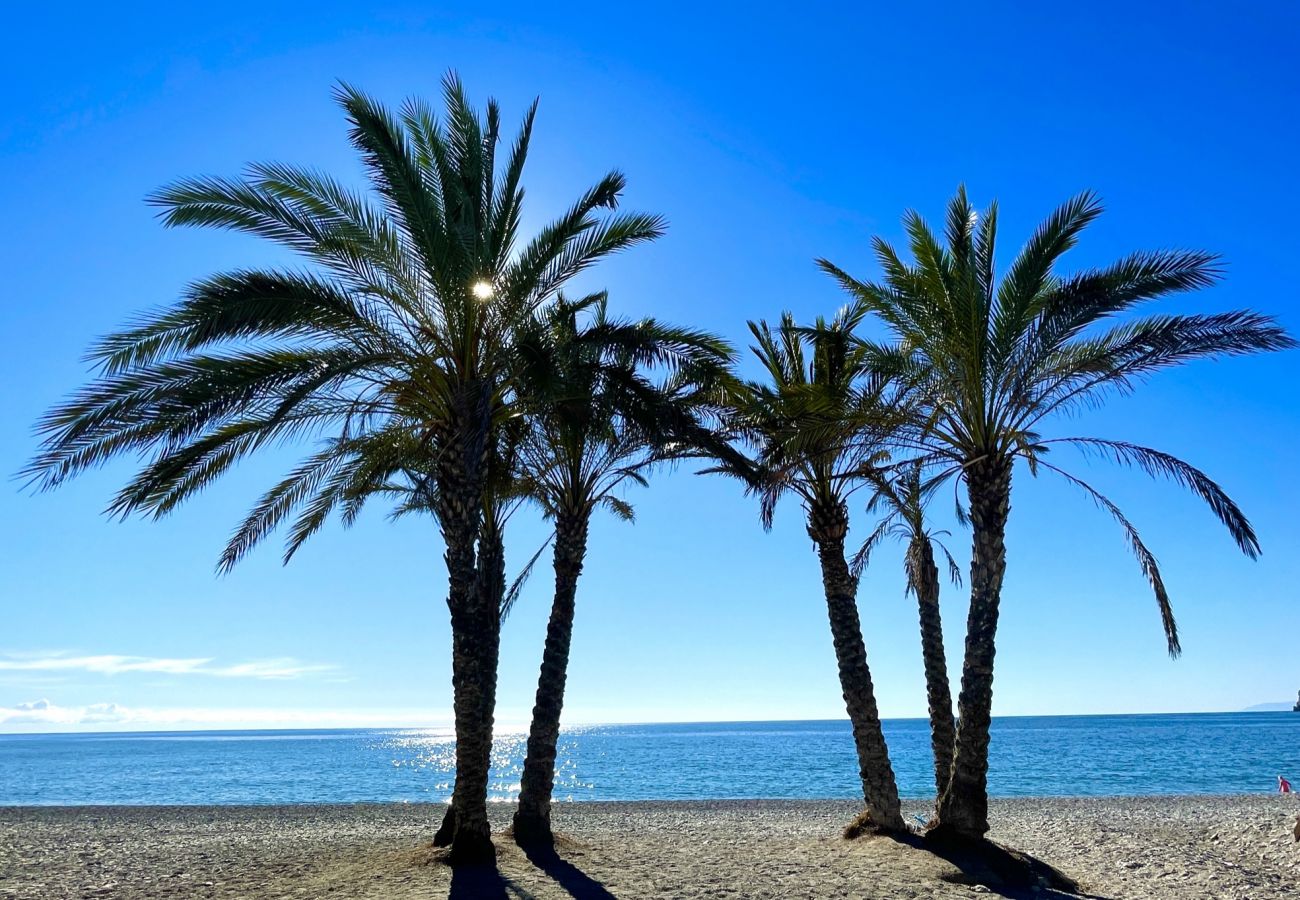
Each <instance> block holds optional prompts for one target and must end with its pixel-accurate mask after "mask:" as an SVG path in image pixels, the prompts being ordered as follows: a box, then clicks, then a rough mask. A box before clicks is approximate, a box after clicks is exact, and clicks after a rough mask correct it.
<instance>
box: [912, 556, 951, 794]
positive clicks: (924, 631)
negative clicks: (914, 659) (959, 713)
mask: <svg viewBox="0 0 1300 900" xmlns="http://www.w3.org/2000/svg"><path fill="white" fill-rule="evenodd" d="M907 553H908V556H909V569H910V571H911V578H912V590H913V591H914V592H915V594H916V604H917V607H918V610H919V612H920V619H921V659H922V660H923V661H924V663H925V693H926V699H927V700H928V701H929V706H930V748H931V749H932V750H933V752H934V785H935V797H940V796H942V795H943V792H944V791H945V790H946V789H947V787H948V780H949V778H950V775H951V771H952V756H953V751H954V748H955V746H956V742H957V723H956V722H955V721H953V717H952V688H951V687H950V686H949V684H948V663H947V660H946V659H945V658H944V650H943V621H942V618H941V616H940V614H939V567H938V566H936V565H935V563H934V548H933V547H931V546H930V539H929V537H928V536H925V535H918V536H916V537H914V538H913V539H912V542H911V544H910V545H909V546H908V550H907Z"/></svg>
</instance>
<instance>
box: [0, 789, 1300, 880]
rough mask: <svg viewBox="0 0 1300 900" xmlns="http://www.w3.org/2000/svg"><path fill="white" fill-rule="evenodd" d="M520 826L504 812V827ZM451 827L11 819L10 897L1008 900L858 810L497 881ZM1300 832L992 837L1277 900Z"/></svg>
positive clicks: (732, 822)
mask: <svg viewBox="0 0 1300 900" xmlns="http://www.w3.org/2000/svg"><path fill="white" fill-rule="evenodd" d="M512 809H513V807H512V806H511V805H510V804H505V803H496V804H492V814H493V818H494V822H495V825H496V827H497V829H498V830H500V829H504V828H505V827H506V825H507V824H508V821H509V817H510V813H511V811H512ZM441 812H442V807H440V806H437V805H425V804H361V805H335V804H331V805H291V806H172V807H159V806H152V807H151V806H142V807H126V806H112V807H103V806H101V807H0V898H6V900H8V898H23V900H47V898H130V897H187V898H188V897H194V898H209V897H211V898H236V897H255V898H263V897H265V898H298V897H332V898H376V900H377V898H399V900H400V898H416V897H419V898H430V897H445V896H451V897H511V898H532V897H535V898H552V897H556V898H559V897H596V898H608V897H611V896H612V897H676V898H689V897H768V898H785V897H818V898H820V897H845V898H854V897H856V898H913V897H915V898H922V897H925V898H929V897H935V898H950V897H951V898H957V897H975V896H990V894H989V892H988V891H987V889H985V888H982V887H980V886H975V885H970V884H963V883H961V880H962V878H963V876H962V874H961V873H960V872H959V871H958V870H957V869H955V868H954V867H953V866H952V865H950V864H948V863H946V862H944V861H942V860H940V859H937V858H935V857H933V856H931V855H930V854H928V853H926V852H924V851H921V850H918V849H916V848H914V847H909V846H906V845H902V844H899V843H897V842H895V841H892V840H888V839H884V838H865V839H859V840H856V841H847V840H844V839H843V838H841V837H839V836H838V835H839V830H840V828H841V827H842V826H843V825H844V824H845V823H846V822H847V821H848V820H849V819H850V818H851V817H852V816H853V815H854V814H855V813H856V812H857V808H856V806H855V805H854V804H853V803H852V802H846V801H772V800H763V801H687V802H613V803H609V802H584V803H565V804H558V805H557V806H556V808H555V812H554V822H555V825H556V828H557V830H558V831H559V832H560V833H561V834H562V836H563V838H562V841H561V845H560V847H559V852H558V854H557V855H556V856H555V857H554V858H546V857H543V856H539V855H537V854H533V857H532V858H530V857H529V856H528V855H526V854H524V852H523V851H521V850H519V849H518V848H517V847H515V846H514V845H513V844H512V843H511V842H510V841H509V839H508V838H507V837H505V836H504V835H500V834H498V837H497V845H498V871H497V872H491V871H479V872H472V871H471V872H466V871H456V872H453V871H452V870H451V869H450V868H448V867H447V866H446V865H444V864H443V863H442V862H441V851H435V850H433V849H432V848H431V847H430V846H429V839H430V837H431V836H432V832H433V828H434V823H435V822H436V821H438V820H439V819H440V817H441ZM906 812H907V814H908V816H909V818H910V817H911V816H912V815H925V814H926V813H927V812H928V806H927V805H926V804H923V803H918V802H911V803H907V804H906ZM1297 815H1300V802H1297V800H1296V798H1294V797H1287V796H1268V795H1259V796H1235V797H1207V796H1198V797H1158V798H1050V799H1001V800H994V801H992V804H991V821H992V824H993V832H992V834H991V837H993V838H994V839H996V840H998V841H1001V842H1003V843H1005V844H1007V845H1009V846H1012V847H1015V848H1017V849H1020V850H1023V851H1025V852H1028V853H1031V854H1033V855H1035V856H1038V857H1040V858H1041V859H1043V860H1045V861H1047V862H1050V863H1051V864H1053V865H1055V866H1056V867H1057V868H1058V869H1060V870H1061V871H1063V872H1064V873H1065V874H1067V875H1069V876H1071V877H1073V878H1074V879H1076V880H1077V881H1078V882H1079V883H1080V886H1081V887H1082V889H1083V890H1084V891H1085V893H1086V894H1087V895H1089V896H1093V897H1106V898H1165V897H1168V898H1175V897H1177V898H1216V900H1235V898H1239V900H1248V898H1249V900H1269V898H1282V897H1290V896H1294V892H1295V890H1296V886H1297V884H1300V844H1297V843H1296V842H1295V838H1294V836H1293V829H1294V827H1295V819H1296V816H1297ZM1032 894H1033V895H1034V896H1042V897H1046V896H1056V895H1055V894H1053V893H1052V892H1050V891H1034V892H1032Z"/></svg>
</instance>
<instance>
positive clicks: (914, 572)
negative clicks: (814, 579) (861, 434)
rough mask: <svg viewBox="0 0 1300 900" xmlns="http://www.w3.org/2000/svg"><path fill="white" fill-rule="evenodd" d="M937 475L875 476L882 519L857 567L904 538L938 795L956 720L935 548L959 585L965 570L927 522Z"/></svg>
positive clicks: (910, 470)
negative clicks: (918, 628) (890, 539)
mask: <svg viewBox="0 0 1300 900" xmlns="http://www.w3.org/2000/svg"><path fill="white" fill-rule="evenodd" d="M941 483H942V482H941V481H940V480H939V479H929V480H927V479H925V478H924V477H923V471H922V467H921V466H920V465H916V464H908V465H905V466H903V467H902V469H901V471H900V472H899V474H898V475H897V476H896V477H894V478H892V479H891V478H887V477H884V478H879V479H877V480H876V491H875V493H874V494H872V496H871V500H870V501H869V502H868V504H867V512H868V513H876V514H878V515H880V517H881V518H880V522H879V523H878V524H877V525H876V530H875V531H873V532H872V533H871V534H870V535H869V536H868V537H867V539H866V540H865V541H864V542H863V544H862V547H861V549H859V550H858V552H857V555H856V556H854V558H853V565H852V568H853V572H854V574H855V575H856V574H858V573H860V572H861V571H862V569H863V568H865V566H866V564H867V562H868V560H869V559H870V556H871V552H872V550H874V549H875V548H876V546H878V545H879V543H880V542H881V541H882V540H884V539H885V538H887V537H893V538H896V539H897V540H900V541H902V542H903V543H904V544H905V546H906V550H905V552H904V556H903V569H904V575H905V576H906V578H907V581H906V584H907V592H908V593H909V594H912V595H914V596H915V597H916V605H917V611H918V613H919V616H920V626H921V659H922V662H923V663H924V666H925V693H926V699H927V701H928V706H929V711H930V747H931V749H932V751H933V753H934V784H935V791H936V796H938V795H939V794H942V793H943V791H944V789H945V788H947V787H948V779H949V776H950V774H951V768H952V756H953V750H954V747H955V744H956V739H957V723H956V721H955V720H954V719H953V714H952V688H951V686H950V685H949V682H948V663H947V659H946V658H945V653H944V648H943V617H942V615H941V614H940V612H939V566H938V565H937V564H936V563H935V552H934V551H935V548H936V547H937V548H938V549H939V552H940V553H942V554H943V556H944V559H945V561H946V562H947V568H948V576H949V578H951V579H952V582H953V584H956V585H958V586H960V585H961V570H960V569H959V568H958V567H957V562H956V560H954V559H953V558H952V554H951V553H949V552H948V548H947V547H946V546H944V544H943V541H942V540H940V537H941V535H943V534H944V532H939V531H934V530H933V529H931V528H930V527H929V523H928V522H927V517H926V511H925V510H926V504H927V503H928V501H929V499H930V496H931V495H932V494H933V493H934V491H935V490H936V489H937V488H938V487H939V486H940V484H941Z"/></svg>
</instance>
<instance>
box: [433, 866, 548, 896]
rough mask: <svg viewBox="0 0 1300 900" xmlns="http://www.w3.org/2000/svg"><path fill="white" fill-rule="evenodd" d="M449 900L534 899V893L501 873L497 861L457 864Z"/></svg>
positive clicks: (452, 876) (453, 872) (453, 870)
mask: <svg viewBox="0 0 1300 900" xmlns="http://www.w3.org/2000/svg"><path fill="white" fill-rule="evenodd" d="M447 897H448V900H534V898H533V895H532V894H530V893H529V892H528V891H526V890H524V889H523V888H521V887H520V886H519V885H517V884H515V883H514V882H513V881H511V880H510V879H509V878H507V877H506V876H504V875H502V874H501V871H500V870H499V869H498V868H497V867H496V863H491V864H489V865H483V866H455V867H453V868H452V870H451V889H450V890H449V891H448V892H447Z"/></svg>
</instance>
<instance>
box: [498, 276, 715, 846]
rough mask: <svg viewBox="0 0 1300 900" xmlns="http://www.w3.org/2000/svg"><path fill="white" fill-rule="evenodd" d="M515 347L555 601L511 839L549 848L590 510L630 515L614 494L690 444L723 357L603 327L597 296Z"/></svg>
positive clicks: (646, 324)
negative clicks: (659, 374)
mask: <svg viewBox="0 0 1300 900" xmlns="http://www.w3.org/2000/svg"><path fill="white" fill-rule="evenodd" d="M580 317H582V318H584V319H585V321H581V320H580ZM520 348H521V350H522V351H523V354H522V355H523V356H524V357H525V359H526V360H527V362H526V363H525V365H524V366H523V372H524V373H525V374H524V376H523V377H522V378H521V383H522V386H521V389H520V395H521V398H522V403H521V405H522V406H523V407H524V408H525V409H531V410H532V411H533V412H532V413H531V414H530V415H529V433H528V437H527V438H525V440H524V441H523V442H522V444H521V457H522V461H523V467H522V468H523V472H524V473H525V477H526V478H527V480H528V481H529V482H530V484H531V492H532V495H533V497H534V498H535V499H536V500H537V501H538V502H539V503H540V504H541V506H542V509H543V511H544V512H545V514H546V516H547V517H548V518H549V519H550V520H551V521H552V522H554V524H555V550H554V566H555V598H554V601H553V603H552V605H551V616H550V621H549V623H548V624H547V629H546V644H545V648H544V651H543V654H542V667H541V673H540V675H539V678H538V682H537V700H536V705H535V706H534V707H533V718H532V724H531V726H530V728H529V733H528V749H527V755H526V757H525V760H524V769H523V775H522V778H521V781H520V791H519V807H518V810H517V811H516V812H515V817H514V836H515V840H516V841H518V842H519V843H521V844H542V845H550V844H551V843H552V842H553V836H552V832H551V794H552V790H553V787H554V781H555V757H556V745H557V742H558V739H559V732H560V716H561V712H562V710H563V705H564V687H565V680H566V673H567V669H568V661H569V645H570V641H571V638H572V636H573V619H574V607H575V599H576V595H577V588H578V579H579V576H580V575H581V574H582V568H583V563H584V561H585V559H586V552H587V534H588V529H589V527H590V523H591V517H592V514H593V513H594V512H595V510H596V509H597V508H598V507H604V508H606V509H608V510H609V511H611V512H612V513H614V514H615V515H616V516H618V517H619V518H621V519H624V520H626V521H631V520H632V518H633V511H632V507H631V506H630V505H629V504H628V503H627V502H626V501H625V500H623V499H622V498H620V497H619V496H617V491H618V489H619V488H620V487H622V486H623V485H624V484H626V483H628V482H631V483H634V484H641V485H644V484H645V483H646V481H645V473H646V471H647V469H648V468H649V467H651V466H652V465H654V464H655V463H657V462H661V461H663V460H664V459H666V458H669V457H671V456H672V455H673V454H674V452H675V451H674V445H673V443H671V442H673V441H675V440H689V439H690V438H691V436H692V434H693V433H694V431H695V430H696V429H697V428H702V426H701V425H698V423H697V421H696V414H695V412H694V410H693V407H694V406H695V405H696V404H697V403H698V402H699V397H700V393H699V391H698V388H699V387H700V386H701V385H707V384H710V383H712V382H713V381H716V379H717V378H718V376H719V375H720V374H721V373H722V372H724V371H725V369H726V366H727V363H728V362H729V361H730V357H731V350H730V348H729V347H728V346H727V345H726V344H725V343H723V342H722V341H721V340H719V339H717V338H715V337H713V336H711V335H708V334H704V333H702V332H697V331H692V330H688V329H682V328H673V327H669V326H665V325H662V324H660V323H658V322H656V321H654V320H652V319H646V320H642V321H639V322H618V321H614V320H611V319H610V318H609V317H608V314H607V306H606V298H605V295H604V294H598V295H592V296H590V297H587V298H584V299H582V300H579V301H576V302H572V303H570V302H567V301H563V300H561V302H559V303H557V304H555V305H554V306H551V307H549V308H547V309H546V310H545V311H543V313H542V314H541V315H540V316H538V317H537V322H536V327H535V328H534V329H532V331H531V333H530V334H529V336H528V337H526V338H524V339H523V340H521V341H520ZM647 367H657V368H659V369H664V368H666V369H667V370H668V373H667V376H666V377H665V378H662V379H659V380H652V379H651V378H650V377H649V375H648V374H647V372H646V371H645V370H646V369H647Z"/></svg>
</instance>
